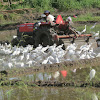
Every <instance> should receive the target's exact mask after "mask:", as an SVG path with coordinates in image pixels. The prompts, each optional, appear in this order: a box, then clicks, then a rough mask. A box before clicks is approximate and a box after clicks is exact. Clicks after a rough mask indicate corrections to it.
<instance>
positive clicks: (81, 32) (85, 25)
mask: <svg viewBox="0 0 100 100" xmlns="http://www.w3.org/2000/svg"><path fill="white" fill-rule="evenodd" d="M84 32H86V25H85V29H84V30H83V31H82V32H81V34H82V33H84Z"/></svg>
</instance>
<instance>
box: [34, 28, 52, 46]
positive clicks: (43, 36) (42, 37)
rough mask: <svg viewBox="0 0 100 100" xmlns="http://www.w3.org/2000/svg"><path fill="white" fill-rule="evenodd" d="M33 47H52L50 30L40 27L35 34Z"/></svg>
mask: <svg viewBox="0 0 100 100" xmlns="http://www.w3.org/2000/svg"><path fill="white" fill-rule="evenodd" d="M34 40H35V47H37V46H38V45H39V44H41V45H42V46H44V47H45V46H47V45H50V46H51V45H53V44H54V40H53V38H52V33H51V32H50V28H47V27H42V28H40V29H38V30H36V32H35V38H34Z"/></svg>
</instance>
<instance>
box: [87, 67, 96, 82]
mask: <svg viewBox="0 0 100 100" xmlns="http://www.w3.org/2000/svg"><path fill="white" fill-rule="evenodd" d="M95 73H96V71H95V69H92V70H91V71H90V74H89V76H90V81H91V80H92V78H94V76H95Z"/></svg>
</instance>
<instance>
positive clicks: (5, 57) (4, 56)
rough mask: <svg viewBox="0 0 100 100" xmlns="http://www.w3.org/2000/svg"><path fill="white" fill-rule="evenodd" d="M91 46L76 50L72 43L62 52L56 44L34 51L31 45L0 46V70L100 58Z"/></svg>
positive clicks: (60, 47) (40, 46) (99, 54)
mask: <svg viewBox="0 0 100 100" xmlns="http://www.w3.org/2000/svg"><path fill="white" fill-rule="evenodd" d="M91 45H92V43H91V44H89V45H88V44H85V45H82V46H80V48H77V46H78V45H77V44H75V43H74V44H69V45H68V46H67V48H66V50H63V49H62V46H63V45H60V46H56V44H54V45H53V46H47V47H42V45H39V46H38V47H37V48H35V49H33V46H32V45H28V46H27V47H22V46H20V47H18V46H14V47H12V46H11V45H10V44H9V45H7V44H5V45H1V44H0V70H4V69H6V68H13V67H31V66H41V64H54V63H60V62H63V61H73V60H80V59H90V58H95V57H100V53H96V52H94V49H93V48H92V47H91Z"/></svg>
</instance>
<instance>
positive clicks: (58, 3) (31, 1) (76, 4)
mask: <svg viewBox="0 0 100 100" xmlns="http://www.w3.org/2000/svg"><path fill="white" fill-rule="evenodd" d="M15 1H16V4H13V3H12V4H11V6H10V7H9V6H7V5H5V6H4V9H6V10H10V9H22V8H37V9H38V11H41V10H43V9H44V10H45V9H49V10H51V8H57V9H59V10H73V9H82V8H100V0H23V1H22V0H21V3H20V2H19V1H18V0H15ZM1 7H2V4H0V8H1Z"/></svg>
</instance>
